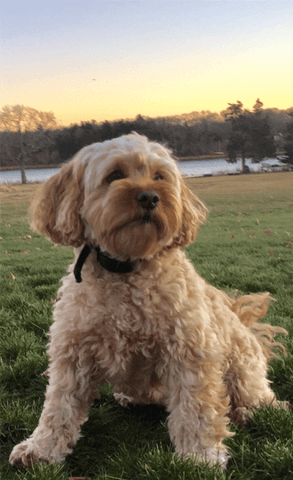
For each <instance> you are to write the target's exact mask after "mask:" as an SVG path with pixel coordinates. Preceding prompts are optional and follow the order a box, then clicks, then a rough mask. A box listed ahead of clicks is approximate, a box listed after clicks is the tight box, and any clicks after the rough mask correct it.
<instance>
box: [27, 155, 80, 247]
mask: <svg viewBox="0 0 293 480" xmlns="http://www.w3.org/2000/svg"><path fill="white" fill-rule="evenodd" d="M84 169H85V165H83V164H82V163H81V162H80V161H79V160H78V159H77V158H75V159H73V160H71V161H70V162H69V163H66V164H64V165H63V166H62V167H61V169H60V170H59V171H58V172H57V173H55V175H53V176H52V177H50V178H49V179H48V180H47V181H46V182H45V183H44V184H43V185H42V186H41V187H40V188H39V190H38V191H37V193H36V196H35V198H34V200H33V202H32V205H31V214H32V222H31V226H32V228H33V229H34V230H35V231H36V232H37V233H42V234H46V235H47V236H48V237H49V238H50V239H51V240H52V241H53V242H54V243H59V244H61V245H72V246H74V247H78V246H80V245H82V244H83V243H84V224H83V221H82V218H81V216H80V209H81V207H82V204H83V199H84V188H83V174H84Z"/></svg>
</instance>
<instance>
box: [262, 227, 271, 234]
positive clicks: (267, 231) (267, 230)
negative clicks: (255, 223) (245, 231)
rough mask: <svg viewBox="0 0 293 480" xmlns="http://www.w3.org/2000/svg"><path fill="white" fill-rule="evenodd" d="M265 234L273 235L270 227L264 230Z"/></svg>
mask: <svg viewBox="0 0 293 480" xmlns="http://www.w3.org/2000/svg"><path fill="white" fill-rule="evenodd" d="M264 234H265V235H272V232H271V230H270V229H269V228H267V229H266V231H265V232H264Z"/></svg>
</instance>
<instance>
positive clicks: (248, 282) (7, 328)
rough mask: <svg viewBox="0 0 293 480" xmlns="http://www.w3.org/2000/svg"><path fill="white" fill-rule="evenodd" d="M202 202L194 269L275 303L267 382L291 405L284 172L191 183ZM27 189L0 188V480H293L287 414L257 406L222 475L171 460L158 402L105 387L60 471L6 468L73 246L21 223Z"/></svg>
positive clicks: (40, 392) (38, 386)
mask: <svg viewBox="0 0 293 480" xmlns="http://www.w3.org/2000/svg"><path fill="white" fill-rule="evenodd" d="M187 183H188V185H189V186H190V188H192V190H193V191H194V192H195V193H197V194H198V195H199V196H200V198H202V199H203V200H204V202H205V203H206V204H207V205H208V207H209V208H210V215H209V217H208V221H207V223H206V224H205V225H204V226H203V227H202V228H201V230H200V233H199V236H198V239H197V241H196V243H195V244H194V245H192V246H190V247H189V248H188V249H187V254H188V255H189V257H190V258H191V260H192V261H193V263H194V265H195V266H196V268H197V270H198V272H199V273H200V274H201V275H202V276H203V277H204V278H205V279H206V280H207V281H208V282H210V283H211V284H213V285H215V286H216V287H218V288H221V289H224V290H225V291H227V292H229V291H231V290H234V289H238V290H239V291H240V292H243V293H248V292H258V291H260V292H263V291H269V292H271V294H272V296H273V297H274V298H275V299H276V300H277V301H276V302H273V303H272V304H271V306H270V309H269V312H268V314H267V317H266V321H268V322H270V323H272V324H274V325H280V326H282V327H284V328H286V330H288V332H289V336H288V337H284V336H279V337H278V340H281V341H282V343H283V344H284V345H285V347H286V349H287V352H288V355H287V356H286V357H284V356H283V354H282V353H280V357H279V358H278V359H274V360H273V361H272V362H271V369H270V371H269V378H270V379H271V380H272V381H273V389H274V391H275V392H276V395H277V397H278V398H279V399H280V400H285V399H286V400H289V401H290V402H291V403H292V404H293V321H292V316H293V313H292V312H293V246H292V243H293V189H292V185H293V174H292V173H282V174H278V173H275V174H264V175H248V176H241V177H217V178H202V179H189V180H188V181H187ZM35 188H36V186H35V185H26V186H21V185H19V186H11V187H10V186H7V187H0V194H1V234H0V235H1V240H0V246H1V262H0V267H1V270H0V273H1V276H0V289H1V292H2V293H1V310H0V311H1V323H0V328H1V337H0V424H1V435H0V442H1V456H0V479H3V480H10V479H11V480H12V479H17V480H20V479H22V480H33V479H36V480H53V479H56V480H57V479H58V480H65V479H66V480H68V479H69V477H70V476H73V477H74V476H76V477H87V478H91V479H92V480H94V479H95V480H102V479H103V480H106V479H111V480H114V479H115V480H118V479H121V480H122V479H123V480H153V479H154V480H167V479H168V480H189V479H190V480H191V479H192V480H194V479H200V480H214V479H223V480H224V479H231V480H232V479H233V480H234V479H241V480H244V479H245V480H254V479H255V480H263V479H276V480H280V479H282V480H292V479H293V427H292V426H293V411H291V410H288V411H287V410H274V409H272V408H266V409H260V410H258V411H256V412H255V414H254V417H253V419H252V421H251V422H250V423H249V424H248V425H247V426H246V427H245V429H243V430H240V429H238V428H236V427H235V426H233V425H231V427H230V428H231V430H233V431H234V432H236V435H235V436H234V437H233V438H231V439H229V440H226V444H227V445H228V447H229V450H230V454H231V458H230V460H229V463H228V467H227V470H226V472H224V473H222V472H221V469H220V468H218V467H213V468H210V467H209V466H194V465H193V464H191V463H190V462H186V461H184V460H182V459H180V458H177V457H174V456H173V452H174V451H173V447H172V445H171V443H170V440H169V436H168V430H167V425H166V417H167V415H166V412H165V410H164V408H162V407H159V406H156V405H146V406H141V405H140V406H129V408H126V409H124V408H122V407H121V406H119V405H118V404H116V402H115V401H114V399H113V397H112V394H111V387H110V386H109V385H106V384H105V385H103V387H102V389H101V390H102V391H101V399H100V400H99V401H96V402H95V404H94V405H93V407H92V408H91V411H90V415H89V420H88V422H87V423H85V424H84V426H83V427H82V434H83V437H82V438H81V439H80V440H79V441H78V443H77V446H76V447H75V449H74V452H73V454H72V455H71V456H70V457H68V458H67V460H66V462H65V463H64V464H63V465H61V466H56V465H42V464H37V465H36V466H34V467H33V468H31V469H27V470H25V469H23V468H17V467H11V466H10V465H9V463H8V457H9V454H10V452H11V450H12V448H13V446H14V445H15V444H16V443H18V442H20V441H21V440H22V439H23V438H25V437H27V436H28V435H29V434H30V433H31V432H32V431H33V429H34V428H35V427H36V425H37V423H38V419H39V416H40V413H41V410H42V405H43V401H44V391H45V387H46V384H47V379H46V378H45V377H44V376H42V373H43V372H44V370H46V367H47V356H46V350H45V346H46V343H47V341H48V338H47V332H48V329H49V326H50V323H51V321H52V303H53V301H54V299H55V297H56V292H57V289H58V286H59V285H60V278H61V277H62V276H63V275H65V274H66V267H67V265H68V264H69V263H70V262H71V261H72V259H73V254H72V250H71V248H67V247H61V246H54V245H53V244H52V243H50V242H49V241H48V240H47V239H45V238H42V237H40V236H39V235H37V234H35V233H34V232H32V231H31V230H30V227H29V220H28V213H27V212H28V204H29V199H30V197H31V194H32V193H33V192H34V190H35Z"/></svg>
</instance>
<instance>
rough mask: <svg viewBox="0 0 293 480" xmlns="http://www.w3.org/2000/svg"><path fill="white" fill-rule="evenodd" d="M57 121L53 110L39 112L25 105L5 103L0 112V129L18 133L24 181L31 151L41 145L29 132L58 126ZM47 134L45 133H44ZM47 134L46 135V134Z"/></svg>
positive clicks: (34, 150)
mask: <svg viewBox="0 0 293 480" xmlns="http://www.w3.org/2000/svg"><path fill="white" fill-rule="evenodd" d="M56 126H57V122H56V119H55V115H54V113H53V112H39V111H38V110H36V109H34V108H31V107H25V106H24V105H5V106H4V107H2V109H1V112H0V130H2V131H9V132H16V133H17V136H16V138H17V143H18V145H17V147H18V154H17V160H18V163H19V169H20V172H21V179H22V183H26V182H27V179H26V174H25V166H26V162H27V159H28V157H29V155H30V154H31V153H36V152H37V151H38V150H39V149H40V146H38V144H37V142H34V141H32V139H33V138H34V137H33V136H32V135H30V136H29V135H28V132H34V131H37V130H38V131H39V132H42V133H43V132H44V131H45V130H48V129H53V128H56ZM44 135H45V134H44ZM45 136H46V135H45Z"/></svg>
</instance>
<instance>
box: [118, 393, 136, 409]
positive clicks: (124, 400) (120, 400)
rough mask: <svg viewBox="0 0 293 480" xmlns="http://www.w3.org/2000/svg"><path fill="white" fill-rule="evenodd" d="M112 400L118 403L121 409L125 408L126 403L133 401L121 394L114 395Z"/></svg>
mask: <svg viewBox="0 0 293 480" xmlns="http://www.w3.org/2000/svg"><path fill="white" fill-rule="evenodd" d="M114 398H115V400H116V401H117V402H118V403H120V405H122V407H126V406H127V405H128V403H134V399H133V398H132V397H128V396H127V395H124V393H122V392H119V393H118V392H116V393H114Z"/></svg>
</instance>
